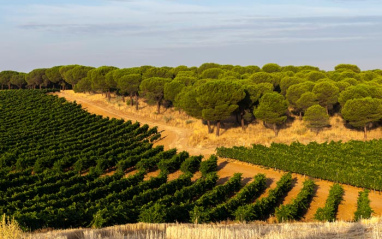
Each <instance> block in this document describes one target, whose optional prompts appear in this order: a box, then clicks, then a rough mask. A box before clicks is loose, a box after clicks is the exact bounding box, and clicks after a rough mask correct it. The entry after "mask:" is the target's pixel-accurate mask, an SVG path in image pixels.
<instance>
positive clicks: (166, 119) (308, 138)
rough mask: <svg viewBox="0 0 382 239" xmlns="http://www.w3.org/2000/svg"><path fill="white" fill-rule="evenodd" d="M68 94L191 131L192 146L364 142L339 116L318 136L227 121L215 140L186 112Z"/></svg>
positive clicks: (293, 126)
mask: <svg viewBox="0 0 382 239" xmlns="http://www.w3.org/2000/svg"><path fill="white" fill-rule="evenodd" d="M65 94H69V95H73V96H79V97H84V98H86V99H88V100H91V101H93V102H102V103H106V104H107V105H108V106H109V107H111V108H114V109H115V110H120V111H122V112H124V113H127V114H129V115H133V116H134V115H135V116H139V117H144V118H146V119H150V120H151V121H154V122H158V123H160V124H165V125H169V126H174V127H178V128H184V129H190V130H191V131H192V133H191V135H190V136H189V138H188V144H189V146H190V147H198V148H206V147H208V148H216V147H220V146H229V147H232V146H250V145H252V144H264V145H270V144H271V143H273V142H276V143H285V144H290V143H292V142H295V141H299V142H301V143H309V142H312V141H316V142H319V143H322V142H326V141H332V140H333V141H339V140H342V141H343V142H346V141H349V140H363V132H362V131H360V130H354V129H349V128H346V127H345V125H344V122H343V119H342V118H341V117H340V116H337V115H336V116H334V117H331V118H330V125H331V127H329V128H326V129H324V130H323V131H321V132H320V133H319V134H318V135H316V133H315V132H311V131H310V130H309V129H307V128H306V127H305V125H304V123H303V122H302V121H301V120H299V119H298V117H296V118H295V120H294V121H293V122H291V123H288V124H287V125H286V126H285V127H284V128H282V129H280V131H279V135H278V136H277V137H275V135H274V132H273V130H272V129H270V128H266V127H264V125H263V123H262V122H258V121H257V122H254V123H251V124H249V125H248V126H247V127H246V130H245V131H243V130H242V129H241V127H239V126H238V125H237V124H236V123H234V120H231V121H225V122H224V126H223V128H222V130H221V136H219V137H216V136H215V134H207V133H206V132H207V126H205V125H203V124H202V122H201V120H198V119H195V118H192V117H189V116H187V115H186V114H185V113H183V112H179V111H178V110H175V109H173V108H168V109H162V113H161V114H157V113H156V106H150V105H147V104H146V103H145V102H144V101H143V100H142V99H141V102H140V109H139V111H136V110H135V107H132V106H129V105H127V104H126V103H122V99H121V97H119V96H116V97H112V98H111V100H110V101H108V100H107V99H106V98H105V97H104V96H102V95H101V94H84V93H74V92H73V91H65ZM381 136H382V130H381V129H380V128H377V129H373V130H370V131H369V132H368V139H379V138H381Z"/></svg>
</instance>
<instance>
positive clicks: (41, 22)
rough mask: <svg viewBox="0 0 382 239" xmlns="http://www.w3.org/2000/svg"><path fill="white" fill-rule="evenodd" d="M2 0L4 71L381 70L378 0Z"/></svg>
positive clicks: (0, 46)
mask: <svg viewBox="0 0 382 239" xmlns="http://www.w3.org/2000/svg"><path fill="white" fill-rule="evenodd" d="M0 1H1V0H0ZM1 2H2V4H1V6H0V30H1V32H2V38H1V39H0V53H1V55H2V57H1V60H0V71H2V70H17V71H24V72H29V71H30V70H32V69H35V68H48V67H52V66H56V65H67V64H81V65H90V66H95V67H98V66H101V65H112V66H117V67H120V68H122V67H133V66H141V65H153V66H178V65H188V66H199V65H201V64H202V63H205V62H215V63H219V64H232V65H243V66H244V65H258V66H260V67H261V66H262V65H264V64H266V63H271V62H272V63H277V64H279V65H282V66H284V65H313V66H318V67H320V68H321V69H323V70H332V69H333V68H334V66H335V65H337V64H340V63H350V64H356V65H358V66H359V67H360V68H361V69H362V70H368V69H376V68H382V67H381V64H380V62H382V55H381V54H380V52H381V48H382V47H381V45H382V44H381V40H382V33H381V31H380V29H382V2H381V1H373V0H352V1H345V0H312V1H302V0H292V1H288V3H285V2H283V1H281V0H276V1H265V0H262V1H248V0H239V1H234V2H230V1H216V0H214V1H201V0H189V1H185V0H183V1H182V0H179V1H177V0H157V1H154V0H143V1H135V0H92V1H91V0H79V1H73V0H70V1H62V0H58V1H48V0H32V1H30V0H29V1H28V0H13V1H6V0H3V1H1Z"/></svg>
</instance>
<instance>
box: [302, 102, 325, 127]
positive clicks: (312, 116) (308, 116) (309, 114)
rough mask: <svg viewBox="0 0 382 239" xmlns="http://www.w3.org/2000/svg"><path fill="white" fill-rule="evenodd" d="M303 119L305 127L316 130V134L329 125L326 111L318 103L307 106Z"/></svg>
mask: <svg viewBox="0 0 382 239" xmlns="http://www.w3.org/2000/svg"><path fill="white" fill-rule="evenodd" d="M303 119H304V121H305V123H306V127H308V128H310V129H311V130H313V131H316V133H317V134H318V132H319V131H320V130H322V129H323V128H324V127H326V126H328V125H329V115H328V114H327V113H326V109H325V108H324V107H322V106H320V105H313V106H311V107H309V108H308V109H307V110H306V112H305V115H304V118H303Z"/></svg>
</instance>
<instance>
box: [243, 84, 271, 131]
mask: <svg viewBox="0 0 382 239" xmlns="http://www.w3.org/2000/svg"><path fill="white" fill-rule="evenodd" d="M243 87H244V92H245V97H244V99H242V100H241V101H240V102H239V103H238V105H239V113H240V123H241V127H242V129H243V130H244V129H245V121H249V120H250V119H251V118H252V116H253V114H252V112H253V108H254V106H255V104H257V103H258V101H259V99H260V98H261V97H262V96H263V95H264V94H266V93H271V92H273V85H272V84H271V83H260V84H254V83H252V82H251V81H246V82H243Z"/></svg>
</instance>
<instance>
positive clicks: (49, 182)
mask: <svg viewBox="0 0 382 239" xmlns="http://www.w3.org/2000/svg"><path fill="white" fill-rule="evenodd" d="M59 94H60V95H62V94H64V93H59ZM69 95H70V93H69ZM0 97H1V99H2V101H1V102H2V103H1V107H2V112H3V114H2V115H1V116H0V121H1V128H0V130H1V133H2V134H1V147H0V151H1V155H2V156H1V164H2V168H1V174H2V180H1V182H0V183H1V185H0V186H1V187H0V188H1V195H2V197H1V198H2V200H1V208H0V209H1V212H2V214H3V213H5V214H6V215H9V216H13V217H14V218H15V219H16V220H17V221H18V222H19V223H20V225H21V227H22V228H25V229H32V230H35V229H40V228H73V227H89V226H92V227H105V226H111V225H116V224H126V223H134V222H138V221H141V222H158V223H162V222H175V221H177V222H185V223H187V222H196V221H197V222H219V221H224V220H227V219H229V220H242V219H240V218H242V217H243V216H244V217H243V218H245V220H246V221H248V220H249V221H252V220H265V221H268V222H275V221H276V218H275V217H273V215H274V212H275V210H276V211H277V210H278V209H277V208H279V206H280V205H287V204H291V203H292V202H293V199H294V198H296V196H297V195H299V193H300V192H301V191H302V190H303V188H304V187H303V182H304V181H305V180H307V179H308V177H306V176H303V175H298V174H293V175H291V174H285V173H284V172H282V171H278V170H276V171H275V170H273V169H265V168H260V167H258V166H252V165H247V164H245V163H240V162H237V161H232V160H229V159H219V160H216V159H215V158H214V157H213V156H211V154H212V152H211V151H210V149H209V148H207V149H204V150H205V151H203V152H199V154H204V156H205V157H204V160H203V162H202V163H200V159H201V158H202V157H195V156H193V157H192V156H190V155H189V154H188V153H187V152H185V151H183V152H181V151H180V150H179V149H178V151H176V150H174V149H171V148H170V147H172V146H173V145H171V143H172V144H174V143H175V144H181V143H182V142H184V140H186V139H187V138H182V137H181V136H179V135H181V134H182V133H184V134H185V135H187V134H188V133H189V132H190V130H191V129H189V128H181V127H179V126H178V127H176V126H171V125H166V123H162V124H159V127H163V128H165V127H167V128H166V129H173V130H172V131H171V130H168V131H169V132H167V133H168V135H166V131H165V132H163V133H164V134H162V135H160V134H159V133H162V132H161V130H162V129H161V128H159V131H158V129H157V128H155V127H154V128H150V127H149V126H148V125H143V126H142V125H141V124H139V123H133V122H131V121H125V120H124V119H123V118H131V119H134V117H129V115H128V112H124V110H123V109H122V110H121V109H116V108H114V109H113V108H108V107H103V106H104V105H107V104H108V103H107V102H106V100H104V101H100V99H99V100H98V102H94V101H92V100H91V99H89V98H87V97H85V96H82V97H80V96H79V97H77V99H76V102H77V103H81V104H82V102H85V103H86V104H83V105H82V107H84V108H85V109H86V110H87V111H89V112H90V113H97V114H100V112H102V114H103V115H104V116H110V117H116V118H119V119H112V120H110V119H108V118H106V119H105V118H101V117H99V116H96V115H93V114H90V113H87V112H85V111H83V110H82V109H81V105H79V104H71V103H68V102H66V101H65V100H64V99H62V98H58V97H57V96H49V95H48V96H47V95H44V94H43V93H41V92H39V91H2V92H1V95H0ZM72 97H73V95H72ZM68 98H69V99H70V97H68ZM48 105H49V107H47V106H48ZM91 107H93V108H91ZM146 107H150V106H146ZM94 108H95V109H96V110H98V112H93V111H92V109H94ZM139 117H141V118H143V117H142V116H139ZM121 118H122V119H121ZM153 121H155V119H154V120H153V119H147V118H146V120H143V121H142V123H149V124H151V123H152V122H153ZM174 129H175V130H174ZM178 129H179V130H178ZM179 132H180V134H179ZM41 135H44V137H41ZM160 137H162V139H160ZM152 142H155V144H154V145H153V144H152ZM166 142H167V143H166ZM169 142H171V143H169ZM162 143H166V147H165V148H163V147H162V146H160V145H159V144H162ZM95 145H98V146H99V145H101V146H102V147H95ZM185 146H186V147H190V146H188V145H187V144H185V145H183V147H185ZM195 151H197V149H194V151H193V153H192V154H193V155H198V154H196V153H195ZM210 156H211V157H210ZM36 158H37V160H35V159H36ZM192 165H194V166H192ZM216 170H217V174H216V173H215V171H216ZM236 172H238V173H241V174H234V173H236ZM260 173H261V174H260ZM314 183H315V185H316V186H315V187H316V189H315V191H314V195H311V196H312V198H310V200H308V201H307V202H305V204H304V205H305V207H308V208H309V209H308V210H303V212H301V213H299V215H296V216H298V217H301V219H302V221H311V220H312V219H313V217H314V214H315V212H316V211H317V209H318V208H319V207H323V205H324V204H325V200H326V198H327V196H328V192H329V188H330V187H331V186H332V185H333V183H331V182H327V181H323V180H317V179H315V180H314ZM21 184H22V185H23V186H22V187H19V186H18V185H21ZM343 188H344V189H345V194H344V200H343V201H342V203H341V205H340V207H339V208H338V214H337V219H342V220H352V219H353V217H354V212H355V210H356V208H357V207H356V200H357V196H358V192H359V191H361V189H360V188H355V187H352V186H347V185H343ZM381 197H382V196H381V195H380V193H379V192H374V191H372V192H371V193H370V195H369V198H370V199H371V203H370V205H371V208H372V209H373V210H374V215H376V216H378V215H381V205H380V203H379V202H380V201H381ZM248 208H251V210H252V211H253V210H259V211H258V213H259V214H256V215H252V214H251V215H250V216H246V214H245V210H246V209H248ZM256 208H258V209H256ZM243 210H244V211H243ZM243 213H244V214H243ZM354 225H356V224H354ZM354 225H353V226H354ZM172 227H173V226H169V228H172ZM175 227H178V226H175ZM180 227H182V226H180ZM184 227H186V228H193V227H194V226H187V225H184ZM282 227H283V226H282ZM290 227H292V228H293V224H292V226H290ZM350 227H351V226H350ZM357 227H358V226H357ZM345 228H346V227H345ZM210 229H211V228H208V230H210ZM177 230H179V229H177ZM180 230H186V229H180ZM211 230H220V229H216V228H212V229H211ZM224 230H225V231H227V230H228V229H224ZM229 230H231V229H229ZM265 230H269V229H265ZM282 230H284V229H282ZM285 230H287V229H285ZM347 230H348V229H344V231H343V232H341V233H345V232H346V231H347ZM170 231H171V230H170ZM198 231H201V232H203V230H198ZM234 231H235V230H234ZM162 233H163V231H162ZM167 233H170V232H168V231H167V227H166V234H167ZM189 233H190V234H192V233H193V232H192V230H191V231H190V232H189ZM249 233H253V232H249ZM338 233H339V232H338ZM376 233H379V232H376ZM159 236H160V235H159ZM159 238H160V237H159ZM167 238H168V237H167ZM190 238H192V237H190ZM270 238H271V237H270ZM280 238H282V237H280Z"/></svg>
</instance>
